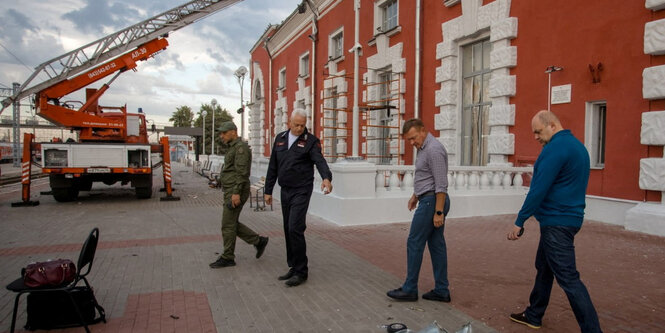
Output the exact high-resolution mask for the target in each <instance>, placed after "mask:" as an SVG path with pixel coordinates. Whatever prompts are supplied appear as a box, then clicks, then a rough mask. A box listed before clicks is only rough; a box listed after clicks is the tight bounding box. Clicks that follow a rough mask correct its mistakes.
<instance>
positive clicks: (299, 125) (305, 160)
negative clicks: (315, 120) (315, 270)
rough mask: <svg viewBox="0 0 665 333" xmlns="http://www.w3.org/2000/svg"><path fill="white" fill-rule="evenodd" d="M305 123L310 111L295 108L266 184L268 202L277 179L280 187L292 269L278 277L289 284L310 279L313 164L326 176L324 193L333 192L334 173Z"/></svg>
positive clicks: (279, 136)
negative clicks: (308, 224) (307, 238)
mask: <svg viewBox="0 0 665 333" xmlns="http://www.w3.org/2000/svg"><path fill="white" fill-rule="evenodd" d="M306 122H307V112H305V111H304V110H302V109H296V110H294V111H293V113H292V114H291V119H290V121H289V127H290V129H289V130H288V131H285V132H282V133H279V134H277V137H276V138H275V143H274V145H273V148H272V153H271V154H270V163H269V164H268V174H267V175H266V183H265V201H266V204H268V205H270V204H271V203H272V190H273V188H274V187H275V182H276V181H277V180H279V186H280V187H281V192H280V195H281V199H280V201H281V203H282V217H283V219H284V238H285V239H286V262H287V264H288V265H289V271H288V272H287V273H286V274H284V275H282V276H280V277H279V280H286V282H285V283H286V285H287V286H289V287H294V286H297V285H300V284H302V283H303V282H305V281H306V280H307V274H308V270H307V253H306V252H307V245H306V243H305V228H306V225H305V218H306V216H307V208H308V207H309V199H310V198H311V196H312V190H313V187H314V165H316V168H317V170H318V171H319V174H320V175H321V179H323V182H322V184H321V190H322V191H323V193H324V194H328V193H330V192H331V191H332V183H331V181H332V173H331V172H330V169H329V168H328V163H326V160H325V159H324V158H323V155H322V154H321V142H320V141H319V139H318V138H317V137H315V136H314V135H312V134H310V133H308V132H307V128H305V124H306Z"/></svg>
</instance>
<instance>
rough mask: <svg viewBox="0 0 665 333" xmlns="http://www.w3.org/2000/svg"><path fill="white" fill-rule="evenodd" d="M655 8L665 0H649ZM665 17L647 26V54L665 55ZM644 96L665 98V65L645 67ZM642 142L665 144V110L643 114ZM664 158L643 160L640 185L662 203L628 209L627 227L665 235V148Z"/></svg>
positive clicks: (645, 50) (650, 144)
mask: <svg viewBox="0 0 665 333" xmlns="http://www.w3.org/2000/svg"><path fill="white" fill-rule="evenodd" d="M645 7H646V8H648V9H651V10H654V11H656V10H662V9H665V0H647V1H646V2H645ZM663 35H665V19H663V20H657V21H653V22H648V23H647V24H646V25H645V27H644V53H645V54H647V55H651V56H656V55H661V54H665V38H663ZM642 97H643V98H644V99H648V100H662V99H665V66H654V67H648V68H645V69H644V71H643V72H642ZM640 143H641V144H643V145H648V146H665V111H650V112H644V113H642V130H641V133H640ZM663 154H664V155H663V157H660V158H658V157H656V158H643V159H641V160H640V178H639V186H640V188H641V189H643V190H647V191H660V192H661V201H660V202H644V203H640V204H638V205H637V206H635V207H633V208H631V209H629V210H628V211H627V212H626V229H628V230H636V231H641V232H646V233H650V234H655V235H660V236H665V151H664V152H663Z"/></svg>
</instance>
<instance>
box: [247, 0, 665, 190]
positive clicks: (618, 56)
mask: <svg viewBox="0 0 665 333" xmlns="http://www.w3.org/2000/svg"><path fill="white" fill-rule="evenodd" d="M356 7H357V8H356ZM664 8H665V1H663V0H646V1H640V0H636V1H623V0H602V1H600V0H593V1H577V0H565V1H557V2H547V1H520V0H512V1H511V0H432V1H429V0H428V1H422V0H409V1H406V0H361V1H358V0H336V1H333V0H305V1H303V3H302V4H301V5H300V6H299V7H298V8H297V9H296V10H295V11H294V12H293V13H292V14H291V15H290V16H289V17H287V18H286V19H285V20H284V21H283V22H282V23H281V24H279V25H271V26H269V27H268V28H267V29H266V31H265V33H264V35H263V36H261V38H260V39H259V40H258V41H257V42H256V44H255V46H254V47H253V48H252V50H251V64H250V65H251V66H250V67H251V68H250V71H251V82H252V99H251V100H252V104H251V107H250V109H251V112H250V115H249V117H250V118H249V130H250V144H251V145H252V147H253V149H254V153H255V154H256V155H257V157H259V156H263V157H268V156H269V154H270V148H271V147H270V145H271V142H272V140H273V138H274V135H275V134H276V133H278V132H280V131H282V130H286V129H287V124H286V122H287V119H288V114H290V112H291V111H293V109H294V108H302V109H305V110H307V111H308V112H309V113H310V114H311V117H310V119H309V121H308V128H309V129H310V130H312V131H313V133H315V134H316V135H317V136H318V137H319V138H321V139H322V142H323V144H324V153H325V155H326V156H327V157H328V158H329V160H330V161H331V162H334V161H336V160H338V159H340V158H344V157H348V156H353V155H354V147H353V143H354V140H353V135H354V131H353V119H354V118H353V114H354V109H355V110H357V114H358V119H359V123H358V130H357V134H356V135H357V142H358V144H357V147H355V148H356V149H357V155H358V156H359V157H362V158H364V159H366V160H367V161H368V162H372V163H376V164H399V165H401V164H405V165H409V164H412V161H413V149H412V148H411V147H405V146H404V142H403V140H401V138H400V137H399V133H400V131H401V130H400V127H401V124H402V123H403V122H404V121H405V120H406V119H409V118H412V117H420V118H422V119H423V121H424V122H425V124H426V126H427V127H428V130H429V131H431V132H432V133H433V134H434V135H435V136H436V137H438V139H439V140H440V141H441V142H442V143H443V144H444V145H445V147H446V149H447V150H448V153H449V161H450V164H451V165H453V166H473V167H475V166H478V167H483V166H501V165H505V166H529V165H532V164H533V163H534V161H535V160H536V158H537V156H538V153H539V152H540V149H541V147H540V145H539V144H538V143H537V142H536V141H535V140H534V138H533V133H532V130H531V118H532V116H533V115H534V114H535V112H537V111H538V110H543V109H548V108H550V109H551V110H552V111H554V112H555V113H556V114H557V115H558V116H559V117H560V118H561V121H562V123H563V125H564V127H565V128H569V129H571V130H572V132H573V134H574V135H575V136H576V137H577V138H578V139H580V141H582V142H583V143H584V144H585V145H586V146H587V149H588V150H589V153H590V157H591V161H592V170H591V178H590V182H589V187H588V191H587V193H588V194H589V195H591V196H598V197H602V198H609V199H618V200H627V201H634V202H643V201H647V202H660V201H661V200H662V199H661V198H662V192H663V191H665V171H664V170H665V162H663V161H665V159H663V146H664V145H665V134H663V133H665V112H663V111H661V110H665V69H664V67H663V66H664V65H665V56H663V55H662V54H665V10H663V9H664ZM356 13H357V16H356ZM356 17H357V22H358V23H357V24H356ZM356 34H357V36H358V37H357V39H356ZM356 51H357V52H358V53H357V58H358V63H356V62H355V58H356ZM355 82H357V85H356V84H355ZM356 100H357V102H355V101H356Z"/></svg>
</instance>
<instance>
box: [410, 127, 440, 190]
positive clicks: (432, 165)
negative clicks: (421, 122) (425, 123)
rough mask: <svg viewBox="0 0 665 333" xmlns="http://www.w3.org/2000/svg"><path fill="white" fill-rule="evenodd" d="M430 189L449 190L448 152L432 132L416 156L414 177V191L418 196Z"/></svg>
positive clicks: (428, 134)
mask: <svg viewBox="0 0 665 333" xmlns="http://www.w3.org/2000/svg"><path fill="white" fill-rule="evenodd" d="M429 191H434V192H435V193H447V192H448V152H446V148H445V147H444V146H443V145H442V144H441V142H439V140H437V139H436V138H435V137H434V136H433V135H432V134H431V133H427V137H426V138H425V142H423V145H422V146H421V147H420V149H418V154H417V156H416V174H415V176H414V177H413V193H414V194H415V195H416V196H419V195H421V194H424V193H426V192H429Z"/></svg>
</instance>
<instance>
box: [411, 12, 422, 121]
mask: <svg viewBox="0 0 665 333" xmlns="http://www.w3.org/2000/svg"><path fill="white" fill-rule="evenodd" d="M420 1H421V0H417V1H416V69H415V70H416V73H415V77H414V80H415V81H414V94H415V96H414V107H413V110H414V117H415V118H418V116H419V115H420V52H421V50H420Z"/></svg>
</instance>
